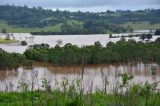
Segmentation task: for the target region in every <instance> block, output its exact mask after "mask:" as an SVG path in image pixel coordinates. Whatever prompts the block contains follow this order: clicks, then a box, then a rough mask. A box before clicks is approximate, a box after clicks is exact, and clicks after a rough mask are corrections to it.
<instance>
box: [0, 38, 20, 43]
mask: <svg viewBox="0 0 160 106" xmlns="http://www.w3.org/2000/svg"><path fill="white" fill-rule="evenodd" d="M15 42H17V41H15V40H6V39H2V38H0V44H3V43H15Z"/></svg>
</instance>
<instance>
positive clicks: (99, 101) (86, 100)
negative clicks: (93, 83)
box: [0, 91, 160, 106]
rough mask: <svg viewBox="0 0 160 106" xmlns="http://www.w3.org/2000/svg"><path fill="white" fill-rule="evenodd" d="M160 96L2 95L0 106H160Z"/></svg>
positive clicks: (98, 94) (130, 94) (100, 93)
mask: <svg viewBox="0 0 160 106" xmlns="http://www.w3.org/2000/svg"><path fill="white" fill-rule="evenodd" d="M159 105H160V95H159V94H154V95H152V96H150V97H149V99H147V101H146V96H141V95H138V94H132V93H127V94H124V95H122V94H105V93H104V92H96V93H94V94H83V95H81V94H78V93H73V92H72V93H71V92H65V93H64V92H60V91H53V92H46V91H43V92H42V91H39V92H38V91H37V92H25V93H0V106H159Z"/></svg>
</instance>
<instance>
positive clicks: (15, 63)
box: [0, 48, 31, 69]
mask: <svg viewBox="0 0 160 106" xmlns="http://www.w3.org/2000/svg"><path fill="white" fill-rule="evenodd" d="M20 65H31V61H29V60H28V59H27V58H26V56H25V55H23V54H18V53H7V52H5V51H4V50H2V49H1V48H0V69H13V68H17V67H19V66H20Z"/></svg>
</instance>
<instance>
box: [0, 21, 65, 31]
mask: <svg viewBox="0 0 160 106" xmlns="http://www.w3.org/2000/svg"><path fill="white" fill-rule="evenodd" d="M61 25H62V24H61V23H59V24H56V25H53V26H46V27H43V28H38V27H37V28H22V27H16V26H11V25H8V24H7V22H5V21H0V31H1V30H2V29H6V30H7V32H9V33H30V32H39V31H54V32H60V31H61Z"/></svg>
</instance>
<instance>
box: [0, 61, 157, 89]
mask: <svg viewBox="0 0 160 106" xmlns="http://www.w3.org/2000/svg"><path fill="white" fill-rule="evenodd" d="M152 66H157V64H155V63H148V64H144V63H129V64H122V63H121V64H110V65H88V66H85V67H84V73H83V71H82V69H83V68H82V67H81V66H63V67H59V66H53V65H48V64H39V63H36V64H34V66H33V67H19V68H18V69H17V70H10V71H0V91H5V90H6V89H7V90H10V91H11V90H13V91H17V90H18V87H19V84H20V83H21V82H22V81H24V82H25V83H27V84H28V85H31V84H34V89H41V88H42V79H43V78H46V79H47V80H49V81H50V82H51V87H52V88H55V85H56V83H57V82H59V83H60V82H62V80H63V79H64V78H67V79H68V80H69V82H70V83H71V82H74V81H76V80H77V79H80V78H82V73H83V87H84V89H86V90H87V89H88V88H89V87H90V86H93V89H96V88H99V89H102V88H103V86H104V79H105V80H107V81H109V86H108V89H113V87H115V86H116V83H117V81H118V79H117V78H118V75H119V74H123V73H126V72H127V73H129V74H132V75H134V80H133V82H134V83H143V82H145V81H153V80H159V77H158V76H159V75H160V70H159V68H158V70H157V74H156V76H155V77H153V76H152V75H151V67H152ZM92 84H93V85H92ZM11 85H13V86H11ZM10 87H12V89H9V88H10ZM30 89H31V86H30Z"/></svg>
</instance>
